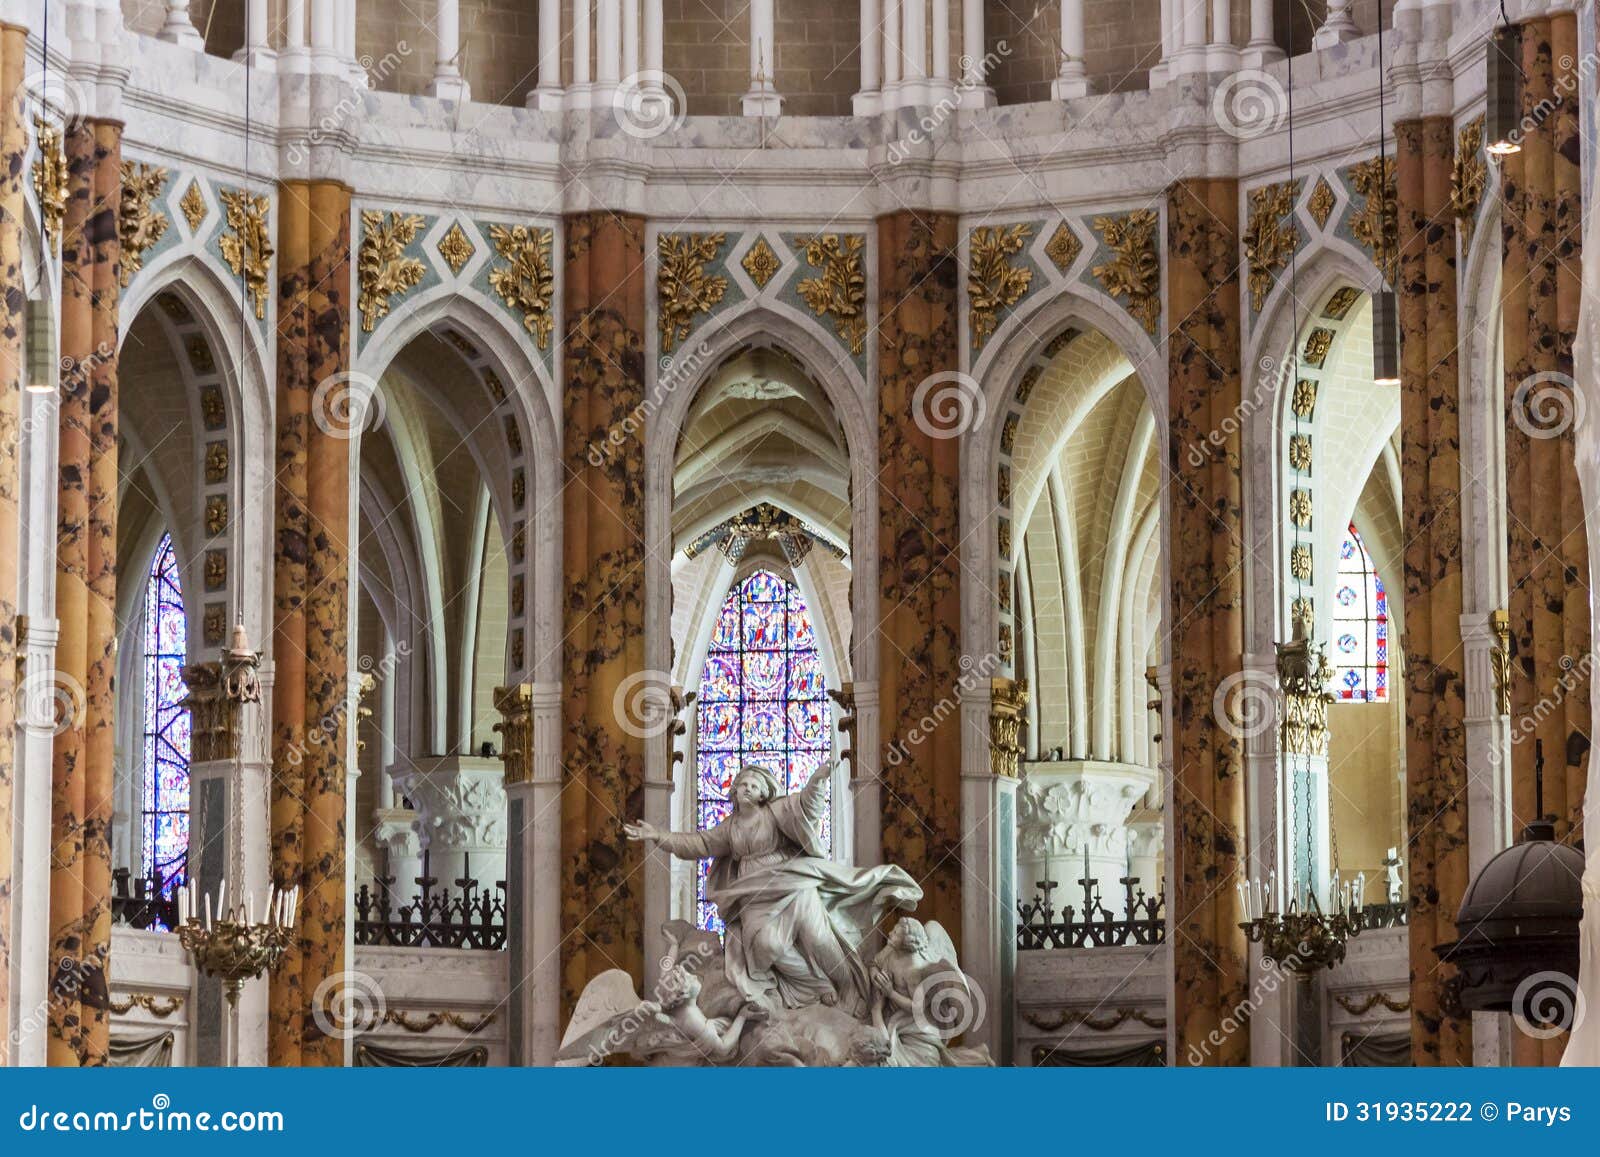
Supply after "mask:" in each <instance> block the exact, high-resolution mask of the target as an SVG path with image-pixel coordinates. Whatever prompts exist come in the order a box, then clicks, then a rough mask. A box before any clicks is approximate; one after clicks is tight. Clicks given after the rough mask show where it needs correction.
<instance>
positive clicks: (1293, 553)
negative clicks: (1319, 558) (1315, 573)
mask: <svg viewBox="0 0 1600 1157" xmlns="http://www.w3.org/2000/svg"><path fill="white" fill-rule="evenodd" d="M1289 573H1290V574H1292V575H1293V576H1294V577H1295V578H1297V579H1299V580H1300V581H1301V582H1310V581H1311V548H1310V547H1309V546H1307V545H1306V544H1305V543H1303V542H1301V543H1296V544H1295V546H1294V548H1293V549H1292V550H1290V551H1289Z"/></svg>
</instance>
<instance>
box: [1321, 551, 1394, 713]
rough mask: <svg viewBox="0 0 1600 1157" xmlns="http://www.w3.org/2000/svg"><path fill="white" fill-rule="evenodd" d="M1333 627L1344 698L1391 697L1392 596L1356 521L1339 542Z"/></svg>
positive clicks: (1384, 699)
mask: <svg viewBox="0 0 1600 1157" xmlns="http://www.w3.org/2000/svg"><path fill="white" fill-rule="evenodd" d="M1337 581H1338V586H1337V587H1336V588H1335V593H1334V602H1335V606H1334V608H1333V627H1334V638H1335V650H1336V651H1337V652H1338V654H1337V659H1338V665H1337V666H1336V668H1335V686H1336V688H1337V694H1338V696H1339V698H1341V699H1349V700H1353V701H1356V702H1365V703H1383V702H1387V701H1388V698H1389V598H1388V594H1387V593H1386V592H1385V591H1384V589H1383V580H1382V579H1380V578H1379V577H1378V569H1377V567H1376V566H1375V565H1374V564H1373V561H1372V555H1371V554H1370V553H1368V551H1367V547H1366V544H1365V543H1364V542H1362V541H1361V535H1360V533H1359V532H1358V531H1357V530H1356V527H1355V523H1353V522H1352V523H1351V524H1350V526H1349V529H1348V530H1347V531H1346V532H1345V535H1344V538H1343V540H1342V541H1341V542H1340V543H1339V573H1338V577H1337Z"/></svg>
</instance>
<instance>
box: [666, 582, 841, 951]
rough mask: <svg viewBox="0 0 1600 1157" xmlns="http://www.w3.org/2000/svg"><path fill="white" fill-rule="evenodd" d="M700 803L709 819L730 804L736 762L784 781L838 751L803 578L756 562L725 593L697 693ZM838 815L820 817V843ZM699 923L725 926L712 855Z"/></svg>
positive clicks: (804, 776)
mask: <svg viewBox="0 0 1600 1157" xmlns="http://www.w3.org/2000/svg"><path fill="white" fill-rule="evenodd" d="M696 712H697V716H698V734H699V736H700V745H699V753H698V767H697V769H696V771H697V776H696V782H697V792H698V803H697V811H698V817H699V823H700V827H701V828H702V829H704V828H707V827H710V826H712V825H713V824H716V823H718V822H720V821H721V820H722V819H723V818H724V817H726V815H727V814H728V810H729V808H730V806H731V805H730V804H729V803H728V802H727V799H728V791H729V789H730V788H731V787H732V784H733V778H734V776H735V775H736V774H738V770H739V767H740V766H741V765H743V764H746V763H753V764H757V765H758V766H761V767H765V768H766V769H767V770H769V771H771V772H772V774H773V775H774V776H775V777H776V778H777V780H778V782H779V783H780V784H782V785H783V788H784V790H785V791H798V790H800V789H801V788H802V787H804V786H805V785H806V783H807V781H808V780H809V779H810V778H811V775H812V773H813V772H814V771H816V770H817V769H818V768H820V767H822V766H824V765H826V764H827V763H828V761H829V760H830V759H831V758H832V754H833V739H832V737H833V705H832V703H831V702H830V701H829V699H828V697H827V687H826V685H825V682H824V680H823V677H822V662H821V658H820V656H819V655H818V653H817V637H816V630H815V628H814V627H813V625H812V621H811V615H810V611H809V609H808V608H807V607H806V602H805V598H804V596H803V595H801V593H800V589H799V587H797V586H795V585H794V584H793V583H791V582H789V581H788V580H786V579H784V578H782V577H781V576H779V575H777V574H775V573H773V572H772V571H766V570H758V571H756V572H755V573H753V574H751V575H750V576H749V577H748V578H746V579H745V580H744V581H743V582H741V583H740V584H739V585H738V586H737V587H735V588H734V589H733V590H732V591H730V592H729V593H728V598H727V600H726V601H725V602H724V603H723V606H722V610H721V611H720V612H719V613H718V615H717V625H716V629H715V631H714V632H713V634H712V638H711V648H710V651H709V653H708V654H707V656H706V668H705V673H704V675H703V676H702V677H701V682H700V695H699V698H698V699H697V700H696ZM832 833H833V825H832V822H831V817H830V818H825V819H824V821H823V844H824V846H825V847H831V840H832V838H833V835H832ZM696 881H697V886H696V895H697V897H698V918H699V922H700V926H701V927H702V928H707V929H710V930H712V931H715V932H720V931H721V930H722V920H721V919H720V917H718V915H717V908H716V905H715V904H713V903H711V902H710V901H709V900H707V899H706V862H705V861H701V863H700V865H699V867H698V869H697V871H696Z"/></svg>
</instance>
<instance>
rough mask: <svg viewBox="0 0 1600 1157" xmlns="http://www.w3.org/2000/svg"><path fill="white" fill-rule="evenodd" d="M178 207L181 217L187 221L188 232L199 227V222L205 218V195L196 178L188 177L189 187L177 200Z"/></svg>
mask: <svg viewBox="0 0 1600 1157" xmlns="http://www.w3.org/2000/svg"><path fill="white" fill-rule="evenodd" d="M178 208H179V209H181V210H182V211H183V219H184V220H185V221H187V222H189V232H191V233H193V232H194V231H195V230H197V229H199V228H200V222H202V221H204V220H205V219H206V197H205V194H204V193H202V192H201V191H200V182H199V181H198V180H195V179H193V178H190V180H189V187H188V188H187V189H185V190H184V193H183V196H182V197H181V198H180V199H179V200H178Z"/></svg>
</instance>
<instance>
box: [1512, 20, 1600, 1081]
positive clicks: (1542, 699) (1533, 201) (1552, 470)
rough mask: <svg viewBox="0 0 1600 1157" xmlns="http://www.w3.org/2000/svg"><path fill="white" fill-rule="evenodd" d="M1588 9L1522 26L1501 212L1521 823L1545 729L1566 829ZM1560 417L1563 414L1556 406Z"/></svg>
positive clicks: (1580, 702) (1576, 660)
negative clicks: (1514, 139)
mask: <svg viewBox="0 0 1600 1157" xmlns="http://www.w3.org/2000/svg"><path fill="white" fill-rule="evenodd" d="M1579 56H1580V52H1579V49H1578V35H1577V18H1576V16H1575V15H1574V14H1573V13H1571V12H1564V13H1558V14H1555V15H1552V16H1550V17H1546V18H1541V19H1537V20H1531V21H1529V22H1527V23H1526V24H1524V25H1523V26H1522V69H1523V76H1524V82H1523V86H1522V111H1523V117H1524V121H1523V123H1524V124H1525V125H1526V124H1530V123H1537V121H1538V113H1537V112H1536V110H1541V107H1542V108H1543V109H1550V108H1553V109H1554V111H1553V112H1552V113H1550V115H1548V117H1546V118H1545V119H1544V120H1543V123H1540V124H1537V127H1534V128H1531V129H1530V130H1528V131H1527V132H1525V134H1524V136H1523V138H1522V151H1521V152H1520V153H1516V154H1514V155H1512V156H1510V157H1507V158H1505V160H1504V161H1503V168H1502V182H1503V183H1502V188H1503V198H1504V203H1505V211H1504V212H1503V213H1502V214H1501V221H1502V225H1501V228H1502V234H1503V248H1502V266H1501V268H1502V274H1501V311H1502V318H1503V322H1502V324H1503V331H1502V350H1503V354H1504V358H1505V362H1504V370H1505V373H1504V377H1505V390H1506V407H1507V414H1506V426H1505V448H1506V490H1507V494H1506V528H1507V558H1506V584H1507V587H1508V589H1509V591H1510V598H1509V602H1508V605H1507V610H1508V612H1509V620H1510V647H1511V677H1510V683H1511V738H1512V743H1511V801H1512V822H1513V829H1514V830H1520V828H1521V827H1522V825H1523V824H1525V823H1527V822H1528V821H1529V820H1531V819H1533V818H1535V817H1534V810H1535V808H1534V758H1535V748H1536V744H1537V743H1538V742H1539V741H1542V743H1543V748H1544V756H1545V765H1544V811H1545V812H1546V813H1547V814H1549V815H1553V817H1554V819H1555V823H1556V836H1557V838H1558V839H1562V840H1567V841H1575V840H1578V839H1581V838H1582V826H1581V825H1582V816H1583V791H1584V785H1585V780H1586V778H1587V775H1588V764H1589V759H1590V754H1589V746H1590V727H1591V724H1590V698H1591V688H1590V667H1591V665H1592V660H1591V659H1590V655H1591V648H1592V643H1591V641H1590V610H1589V605H1588V599H1587V597H1586V592H1587V591H1588V587H1589V554H1588V536H1587V533H1586V530H1585V517H1584V508H1583V497H1582V494H1581V493H1580V490H1579V486H1578V478H1577V472H1576V467H1575V457H1574V455H1575V448H1574V446H1575V437H1574V435H1575V429H1574V427H1575V425H1576V415H1577V413H1578V411H1577V410H1576V409H1575V404H1576V403H1575V401H1574V399H1573V398H1572V397H1571V396H1570V395H1571V391H1573V390H1574V389H1575V387H1574V385H1573V381H1572V373H1573V363H1572V342H1573V337H1574V334H1575V331H1576V329H1577V319H1578V296H1579V288H1580V282H1579V270H1580V267H1581V260H1582V253H1581V245H1582V237H1581V232H1580V231H1581V228H1582V222H1581V219H1580V218H1581V209H1582V205H1581V196H1580V184H1579V181H1580V174H1579V170H1578V157H1579V153H1580V151H1581V150H1580V145H1579V139H1578V120H1579V116H1578V100H1577V94H1579V93H1581V92H1582V91H1584V88H1585V85H1586V84H1587V81H1586V79H1585V78H1584V77H1583V76H1581V75H1579V71H1578V68H1577V64H1576V62H1577V60H1578V58H1579ZM1552 418H1553V420H1552ZM1564 1044H1565V1037H1564V1036H1563V1037H1556V1038H1552V1039H1551V1040H1547V1041H1539V1040H1535V1039H1533V1038H1529V1037H1519V1038H1518V1039H1517V1040H1516V1041H1515V1043H1514V1046H1513V1053H1514V1058H1515V1061H1516V1063H1517V1064H1524V1065H1527V1064H1556V1063H1557V1062H1558V1061H1559V1059H1560V1055H1561V1051H1562V1048H1563V1047H1564Z"/></svg>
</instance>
